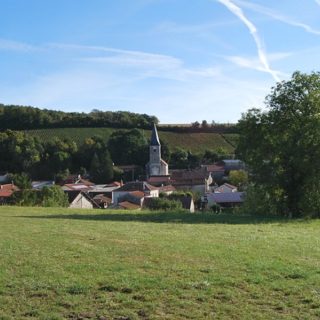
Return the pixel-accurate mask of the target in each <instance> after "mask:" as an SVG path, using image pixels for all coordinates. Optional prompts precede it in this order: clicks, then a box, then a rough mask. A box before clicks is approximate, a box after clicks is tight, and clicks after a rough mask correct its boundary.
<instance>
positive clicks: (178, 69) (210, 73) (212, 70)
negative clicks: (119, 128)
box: [50, 44, 220, 81]
mask: <svg viewBox="0 0 320 320" xmlns="http://www.w3.org/2000/svg"><path fill="white" fill-rule="evenodd" d="M50 46H51V47H53V48H56V49H60V50H77V51H80V52H79V53H81V54H83V53H88V55H85V56H84V57H80V58H77V59H78V60H79V61H82V62H87V63H90V64H100V65H101V66H109V67H112V68H117V67H122V68H126V69H127V70H128V69H134V70H135V72H136V73H137V74H139V75H138V78H139V79H141V78H150V77H158V78H163V79H171V80H178V81H187V80H188V79H190V78H192V77H215V76H217V75H218V74H220V68H219V67H215V66H210V67H205V68H188V67H187V66H185V64H184V62H183V60H181V59H179V58H176V57H174V56H170V55H163V54H157V53H149V52H144V51H132V50H124V49H118V48H110V47H100V46H84V45H73V44H51V45H50ZM92 53H94V55H93V56H92Z"/></svg>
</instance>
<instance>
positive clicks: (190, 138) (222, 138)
mask: <svg viewBox="0 0 320 320" xmlns="http://www.w3.org/2000/svg"><path fill="white" fill-rule="evenodd" d="M115 130H119V129H114V128H56V129H37V130H27V131H25V132H26V133H28V134H30V135H32V136H34V137H39V138H40V140H42V141H48V140H51V139H52V138H53V137H59V138H66V137H68V138H70V139H71V140H74V141H76V142H77V143H78V144H81V143H82V142H83V141H84V140H85V139H86V138H89V137H92V136H94V135H99V136H101V137H103V138H104V139H108V138H109V137H110V135H111V134H112V132H114V131H115ZM144 133H145V135H146V137H147V138H148V139H149V137H150V135H151V131H150V130H144ZM159 136H160V139H161V140H163V141H165V142H166V143H168V145H169V147H170V149H172V150H174V148H176V147H181V148H183V149H186V150H190V151H192V152H203V151H205V150H206V149H211V150H217V149H219V148H223V149H225V150H226V151H227V152H230V153H232V152H233V151H234V147H235V144H236V139H235V137H236V136H237V135H236V134H231V133H230V134H228V133H227V134H219V133H211V132H209V133H201V132H200V133H177V132H168V131H159Z"/></svg>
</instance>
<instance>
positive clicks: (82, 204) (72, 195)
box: [65, 190, 100, 209]
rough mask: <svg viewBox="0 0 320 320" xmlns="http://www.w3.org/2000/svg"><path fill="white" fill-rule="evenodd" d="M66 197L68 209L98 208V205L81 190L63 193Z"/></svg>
mask: <svg viewBox="0 0 320 320" xmlns="http://www.w3.org/2000/svg"><path fill="white" fill-rule="evenodd" d="M65 192H66V194H67V195H68V201H69V208H75V209H94V208H100V206H99V204H98V203H96V202H95V201H94V200H93V199H92V198H91V197H90V196H89V195H88V194H86V193H85V192H82V191H81V190H70V191H65Z"/></svg>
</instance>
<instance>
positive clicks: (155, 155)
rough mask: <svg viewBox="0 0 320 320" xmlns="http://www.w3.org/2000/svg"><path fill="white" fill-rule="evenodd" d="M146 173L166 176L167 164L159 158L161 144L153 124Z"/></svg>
mask: <svg viewBox="0 0 320 320" xmlns="http://www.w3.org/2000/svg"><path fill="white" fill-rule="evenodd" d="M147 175H148V176H149V177H151V176H167V175H168V164H167V163H166V162H165V161H163V160H162V159H161V144H160V140H159V136H158V131H157V127H156V125H155V124H153V128H152V133H151V140H150V146H149V162H148V164H147Z"/></svg>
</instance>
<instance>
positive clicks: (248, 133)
mask: <svg viewBox="0 0 320 320" xmlns="http://www.w3.org/2000/svg"><path fill="white" fill-rule="evenodd" d="M266 105H267V110H266V111H262V110H260V109H251V110H249V111H248V112H247V113H245V114H243V116H242V118H241V120H240V121H239V124H238V126H239V130H240V140H239V144H238V148H237V154H238V156H239V157H241V158H242V159H243V160H244V161H245V162H246V164H247V165H248V168H249V170H250V173H251V175H250V176H251V182H252V185H253V189H254V188H256V190H259V194H257V201H259V200H258V197H260V198H263V199H264V200H268V202H269V203H270V204H271V207H272V208H273V210H275V211H276V212H274V213H277V214H281V215H286V216H288V217H289V218H292V217H298V216H302V215H310V216H317V217H320V73H319V72H313V73H311V74H304V73H300V72H295V73H294V74H293V75H292V78H291V79H290V80H288V81H282V82H279V83H277V84H276V86H275V87H273V88H272V89H271V93H270V95H268V96H267V98H266ZM265 213H267V212H265Z"/></svg>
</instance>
